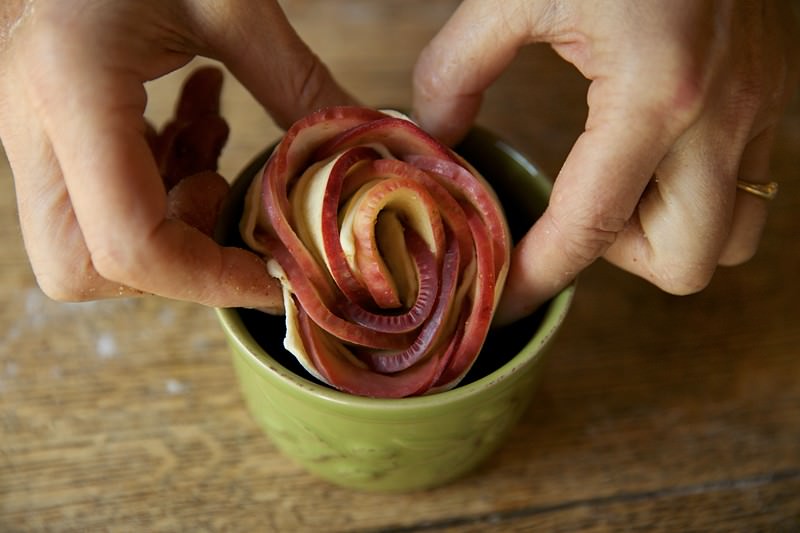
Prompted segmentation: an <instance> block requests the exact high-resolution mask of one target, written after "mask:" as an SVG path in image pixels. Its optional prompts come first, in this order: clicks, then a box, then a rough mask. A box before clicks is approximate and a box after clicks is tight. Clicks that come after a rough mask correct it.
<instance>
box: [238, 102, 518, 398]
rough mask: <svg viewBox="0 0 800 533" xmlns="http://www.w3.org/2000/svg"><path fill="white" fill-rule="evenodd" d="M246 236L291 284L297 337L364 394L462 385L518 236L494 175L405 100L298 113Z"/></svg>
mask: <svg viewBox="0 0 800 533" xmlns="http://www.w3.org/2000/svg"><path fill="white" fill-rule="evenodd" d="M240 232H241V234H242V236H243V238H244V240H245V242H246V244H247V245H248V246H249V247H250V248H251V249H253V250H254V251H256V252H258V253H260V254H261V255H262V256H263V257H264V258H265V259H266V260H267V267H268V269H269V271H270V273H271V274H272V275H273V276H275V277H276V278H278V279H279V280H280V281H281V284H282V288H283V299H284V308H285V313H286V338H285V340H284V346H285V347H286V349H287V350H288V351H289V352H291V353H292V354H293V355H294V356H295V357H296V358H297V360H298V361H299V362H300V363H301V364H302V365H303V367H304V368H305V369H306V370H308V372H309V373H311V374H312V375H313V376H315V377H316V378H317V379H319V380H321V381H322V382H325V383H327V384H329V385H330V386H332V387H334V388H336V389H339V390H342V391H345V392H348V393H351V394H356V395H361V396H370V397H385V398H399V397H406V396H414V395H422V394H428V393H432V392H437V391H441V390H447V389H450V388H452V387H454V386H455V385H456V384H458V382H459V381H461V379H462V378H463V377H464V375H465V374H466V373H467V371H468V370H469V369H470V367H471V366H472V364H473V362H474V361H475V358H476V357H477V356H478V353H479V352H480V350H481V347H482V346H483V343H484V341H485V339H486V335H487V333H488V330H489V326H490V324H491V321H492V316H493V314H494V310H495V307H496V305H497V301H498V299H499V297H500V293H501V291H502V288H503V284H504V282H505V277H506V273H507V270H508V265H509V255H510V248H511V239H510V236H509V231H508V225H507V223H506V220H505V217H504V214H503V211H502V208H501V207H500V203H499V201H498V199H497V197H496V196H495V194H494V192H493V191H492V189H491V188H490V186H489V185H488V183H487V182H486V181H485V180H484V178H482V177H481V176H480V175H479V174H478V172H477V171H476V170H475V169H474V168H472V167H471V166H470V165H469V163H467V162H466V161H465V160H464V159H462V158H461V157H460V156H458V155H457V154H455V153H454V152H453V151H451V150H450V149H449V148H447V147H446V146H444V145H442V144H441V143H440V142H438V141H437V140H436V139H434V138H433V137H431V136H430V135H428V134H427V133H425V132H424V131H422V130H421V129H420V128H419V127H417V126H416V125H415V124H414V123H413V122H411V121H410V120H409V119H408V118H407V117H405V116H403V115H401V114H399V113H396V112H392V111H376V110H372V109H367V108H360V107H335V108H327V109H323V110H320V111H318V112H315V113H313V114H311V115H308V116H307V117H305V118H303V119H301V120H300V121H298V122H296V123H295V124H294V125H293V126H292V127H291V128H290V129H289V130H288V131H287V132H286V135H285V136H284V137H283V139H282V140H281V142H280V143H279V144H278V145H277V147H276V148H275V150H274V151H273V152H272V155H271V156H270V159H269V161H268V162H267V163H266V165H265V167H264V169H263V172H262V173H261V174H260V175H259V176H257V178H256V179H255V180H254V181H253V183H252V185H251V186H250V189H249V191H248V193H247V198H246V201H245V208H244V213H243V216H242V219H241V221H240Z"/></svg>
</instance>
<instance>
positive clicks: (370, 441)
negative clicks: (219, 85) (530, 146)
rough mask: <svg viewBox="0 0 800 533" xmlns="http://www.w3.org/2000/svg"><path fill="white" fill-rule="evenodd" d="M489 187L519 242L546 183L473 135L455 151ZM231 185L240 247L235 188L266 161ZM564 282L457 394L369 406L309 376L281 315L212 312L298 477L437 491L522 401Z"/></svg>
mask: <svg viewBox="0 0 800 533" xmlns="http://www.w3.org/2000/svg"><path fill="white" fill-rule="evenodd" d="M457 151H458V152H459V153H460V154H461V155H462V156H464V157H465V158H466V159H467V160H468V161H470V163H472V164H473V165H474V166H475V167H476V168H477V169H478V170H479V171H480V172H481V173H482V174H483V175H484V176H485V177H486V178H487V179H488V181H489V182H490V183H491V184H492V185H493V187H494V188H495V191H496V192H497V194H498V196H499V197H500V199H501V201H502V203H503V206H504V209H505V210H506V214H507V216H508V219H509V224H510V226H511V231H512V236H513V237H514V238H515V239H518V238H520V237H521V236H522V235H523V234H524V233H525V231H526V230H527V229H528V228H529V227H530V225H531V224H532V223H533V221H534V220H535V219H536V218H537V217H538V216H539V215H540V214H541V212H542V211H543V210H544V208H545V206H546V203H547V198H548V195H549V193H550V189H551V184H550V181H549V180H548V179H547V178H546V177H545V176H543V175H542V174H541V173H540V172H539V171H538V170H537V169H536V167H535V166H534V165H532V164H531V163H530V162H529V161H528V160H527V159H526V158H525V157H523V156H522V155H521V154H520V153H519V152H517V151H516V150H514V149H513V148H512V147H510V146H509V145H508V144H506V143H504V142H503V141H502V140H500V139H499V138H498V137H496V136H495V135H493V134H492V133H490V132H489V131H487V130H485V129H482V128H475V129H473V130H472V131H471V132H470V134H469V135H468V137H467V138H466V139H465V140H464V141H463V142H462V143H461V144H460V145H459V146H458V147H457ZM269 153H270V151H269V150H267V151H265V152H264V153H263V154H261V155H260V156H259V157H258V158H256V159H255V160H254V161H253V162H252V163H251V164H250V165H249V166H248V167H247V168H246V169H245V170H244V171H243V172H242V173H241V175H240V176H239V177H238V178H237V180H236V182H235V183H234V186H233V189H232V193H231V201H230V202H229V204H228V205H227V206H226V208H225V210H224V212H223V216H222V220H221V223H220V226H219V228H218V235H217V237H218V239H220V240H221V241H222V242H225V243H227V244H232V245H236V244H241V243H240V241H239V240H238V236H237V224H238V219H239V216H240V214H241V210H242V202H243V198H244V194H245V191H246V189H247V186H248V185H249V183H250V182H251V180H252V179H253V178H254V176H256V175H257V174H258V173H259V171H260V170H261V168H262V167H263V165H264V163H265V161H266V160H267V158H268V156H269ZM574 291H575V287H574V285H571V286H570V287H568V288H566V289H564V290H563V291H562V292H561V293H560V294H558V295H557V296H555V297H554V298H553V299H552V300H550V301H549V302H548V303H547V304H545V305H544V306H542V307H541V308H540V309H539V310H538V311H537V312H536V313H535V314H533V315H531V316H529V317H527V318H525V319H523V320H520V321H518V322H517V323H515V324H512V325H510V326H506V327H503V328H497V329H493V330H492V331H491V332H490V334H489V337H488V338H487V341H486V344H485V345H484V348H483V350H482V352H481V354H480V355H479V356H478V360H477V362H476V363H475V365H474V366H473V368H472V370H471V371H470V373H469V374H468V375H467V376H466V378H465V379H464V381H463V382H462V383H461V384H460V385H459V386H457V387H456V388H454V389H452V390H449V391H446V392H440V393H435V394H431V395H427V396H419V397H412V398H403V399H375V398H364V397H360V396H354V395H350V394H346V393H343V392H339V391H337V390H333V389H332V388H330V387H328V386H326V385H323V384H321V383H319V382H317V381H315V380H314V378H313V377H311V376H310V375H308V374H307V373H306V372H305V371H304V370H303V369H302V367H300V366H299V365H298V364H297V363H296V362H294V360H293V358H292V356H291V355H289V354H288V353H287V352H286V351H285V350H284V348H283V346H282V342H283V337H284V334H285V327H284V323H283V318H282V317H271V316H268V315H264V314H263V313H259V312H257V311H252V310H246V309H217V315H218V317H219V320H220V322H221V324H222V327H223V329H224V331H225V335H226V337H227V340H228V343H229V344H230V347H231V349H232V352H233V361H234V367H235V369H236V373H237V376H238V378H239V382H240V385H241V390H242V393H243V395H244V398H245V400H246V403H247V406H248V408H249V410H250V412H251V413H252V415H253V417H254V418H255V420H256V422H257V423H258V424H259V425H260V426H261V428H262V429H263V430H264V432H265V433H266V434H267V435H268V436H269V437H270V438H271V439H272V441H273V442H274V444H275V445H276V446H277V447H278V448H279V449H280V450H281V452H282V453H284V454H285V455H286V456H287V457H290V458H292V459H294V460H295V461H297V462H298V463H299V464H301V465H302V466H304V467H305V468H306V469H307V470H308V471H310V472H312V473H314V474H316V475H318V476H320V477H322V478H324V479H327V480H328V481H331V482H333V483H335V484H337V485H342V486H345V487H351V488H355V489H360V490H367V491H411V490H418V489H424V488H429V487H434V486H437V485H442V484H444V483H446V482H449V481H452V480H454V479H456V478H458V477H460V476H463V475H464V474H466V473H467V472H469V471H471V470H473V469H474V468H475V467H476V466H477V465H478V464H480V463H481V462H482V461H483V460H484V459H485V458H486V457H487V456H489V455H490V454H491V453H492V452H493V451H495V450H496V449H497V448H498V447H499V446H500V445H502V443H503V442H504V440H505V438H506V436H507V435H508V433H509V431H510V430H511V429H512V428H513V427H514V425H515V424H516V422H517V421H518V420H519V418H520V416H521V415H522V413H523V412H524V411H525V409H526V408H527V407H528V405H529V404H530V401H531V398H532V396H533V394H534V391H535V388H536V387H535V386H536V383H537V381H538V378H539V377H540V375H541V370H542V365H543V362H544V360H545V353H546V351H545V348H547V347H548V345H549V344H550V342H551V340H552V339H553V336H554V334H555V333H556V332H557V330H558V329H559V327H560V326H561V324H562V322H563V321H564V318H565V316H566V314H567V311H568V309H569V307H570V304H571V302H572V297H573V294H574Z"/></svg>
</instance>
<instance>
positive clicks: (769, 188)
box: [736, 180, 778, 200]
mask: <svg viewBox="0 0 800 533" xmlns="http://www.w3.org/2000/svg"><path fill="white" fill-rule="evenodd" d="M736 187H737V188H739V189H741V190H743V191H744V192H749V193H750V194H754V195H756V196H758V197H759V198H763V199H764V200H772V199H773V198H775V195H776V194H778V183H777V182H774V181H770V182H769V183H752V182H750V181H744V180H736Z"/></svg>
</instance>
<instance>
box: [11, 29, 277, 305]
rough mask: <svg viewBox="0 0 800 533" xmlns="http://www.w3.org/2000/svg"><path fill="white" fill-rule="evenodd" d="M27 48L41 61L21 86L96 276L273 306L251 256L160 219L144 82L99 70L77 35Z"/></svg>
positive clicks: (268, 283) (183, 295) (217, 301)
mask: <svg viewBox="0 0 800 533" xmlns="http://www.w3.org/2000/svg"><path fill="white" fill-rule="evenodd" d="M65 43H68V44H65ZM31 47H32V49H33V50H32V52H33V53H34V54H35V56H36V57H37V58H39V59H40V60H41V61H42V62H43V65H42V68H41V69H38V70H37V71H36V72H37V73H38V76H36V77H34V76H28V77H27V79H25V80H24V81H25V83H26V85H27V87H26V89H27V90H28V91H29V92H30V93H31V95H32V100H34V102H35V105H36V107H37V109H38V110H39V115H40V118H41V120H42V123H43V124H44V130H45V133H46V134H47V135H48V137H49V139H50V141H51V143H52V146H53V149H54V153H55V155H56V157H57V159H58V161H59V164H60V166H61V169H62V171H63V175H64V181H65V183H66V186H67V191H68V193H69V197H70V200H71V203H72V205H73V208H74V210H75V216H76V219H77V221H78V224H79V225H80V229H81V231H82V233H83V236H84V238H85V242H86V245H87V248H88V250H89V252H90V254H91V259H92V263H93V265H94V267H95V268H96V269H97V271H98V272H99V273H100V275H101V276H103V277H104V278H106V279H109V280H113V281H116V282H120V283H122V284H125V285H128V286H132V287H134V288H136V289H139V290H142V291H145V292H149V293H154V294H159V295H162V296H165V297H169V298H175V299H182V300H190V301H195V302H199V303H203V304H207V305H215V306H234V305H238V306H252V307H257V306H263V307H271V308H275V307H280V304H279V298H280V296H279V290H278V287H277V284H276V282H275V281H274V280H273V279H272V278H271V277H270V276H269V275H268V274H267V272H266V269H265V267H264V263H263V262H262V261H261V260H260V259H259V258H257V257H256V256H255V255H254V254H252V253H249V252H245V251H244V250H240V249H233V248H222V247H220V246H218V245H217V244H216V243H214V241H213V240H212V239H211V238H209V237H208V236H207V235H205V234H203V233H202V232H201V231H199V230H197V229H195V228H192V227H191V226H189V225H187V224H185V223H184V222H182V221H180V220H175V219H167V218H166V216H165V214H166V212H167V205H166V195H165V191H164V186H163V184H162V182H161V176H160V175H159V172H158V169H157V166H156V163H155V161H154V159H153V156H152V153H151V152H150V148H149V145H148V143H147V141H146V138H145V131H146V126H145V124H144V120H143V118H142V113H143V111H144V104H145V93H144V89H143V85H142V83H143V80H142V79H138V77H137V75H135V74H134V73H132V72H131V73H126V72H124V71H120V70H119V69H114V70H113V71H108V70H106V69H105V68H104V66H103V62H102V61H97V59H96V58H94V57H89V55H90V54H87V53H86V50H94V49H95V45H93V46H91V47H89V46H88V44H87V43H85V42H82V39H81V38H80V36H78V37H76V38H74V39H72V40H69V39H64V36H63V35H59V34H58V32H57V31H54V32H51V33H50V34H49V35H40V36H39V37H38V39H37V40H35V41H34V42H32V43H31ZM54 50H58V52H59V53H58V54H55V53H54ZM93 53H94V52H92V54H93ZM56 57H58V60H55V59H54V58H56ZM75 79H82V80H91V81H92V82H91V83H83V84H76V83H73V82H74V80H75ZM64 88H69V89H68V90H64ZM76 117H80V120H75V118H76Z"/></svg>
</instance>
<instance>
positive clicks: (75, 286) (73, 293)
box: [34, 268, 94, 302]
mask: <svg viewBox="0 0 800 533" xmlns="http://www.w3.org/2000/svg"><path fill="white" fill-rule="evenodd" d="M83 270H85V269H83ZM34 275H35V277H36V283H37V285H39V288H40V289H41V290H42V292H43V293H44V294H45V296H47V297H48V298H50V299H51V300H55V301H57V302H83V301H86V300H89V299H92V294H93V292H94V283H93V280H92V278H93V277H94V276H92V275H91V272H89V273H86V272H85V271H84V272H77V269H67V268H58V269H55V270H46V271H35V274H34Z"/></svg>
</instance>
